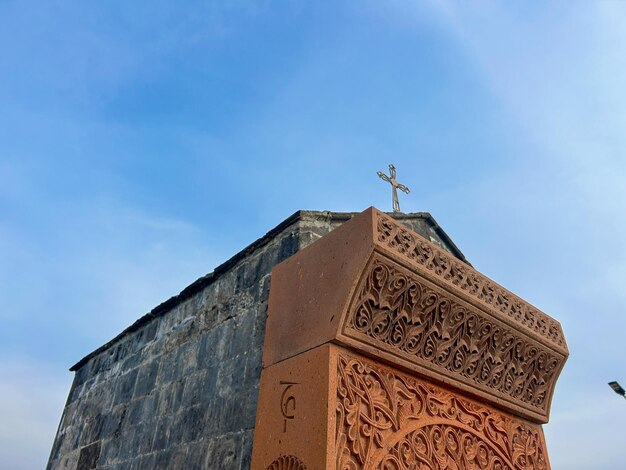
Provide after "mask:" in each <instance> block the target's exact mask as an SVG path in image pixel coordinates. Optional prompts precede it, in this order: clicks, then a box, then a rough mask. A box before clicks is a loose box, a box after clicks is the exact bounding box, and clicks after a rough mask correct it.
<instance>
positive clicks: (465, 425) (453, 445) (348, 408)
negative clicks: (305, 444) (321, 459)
mask: <svg viewBox="0 0 626 470" xmlns="http://www.w3.org/2000/svg"><path fill="white" fill-rule="evenodd" d="M337 374H338V383H337V408H336V414H337V418H336V441H335V452H336V454H335V455H336V459H337V462H336V468H337V469H338V470H357V469H364V470H369V469H372V470H373V469H383V470H392V469H393V470H405V469H406V470H409V469H431V470H435V469H515V470H546V469H548V468H549V465H548V462H547V457H546V452H545V447H544V443H543V435H542V433H541V430H540V429H541V428H540V427H539V426H536V425H531V424H526V423H525V422H523V421H521V420H518V419H515V418H512V417H510V416H508V415H505V414H503V413H501V412H499V411H496V410H494V409H492V408H489V407H486V406H482V405H480V404H478V403H476V402H473V401H470V400H467V399H464V398H461V397H459V396H457V395H453V394H451V393H449V392H447V391H445V390H443V389H441V388H439V387H436V386H434V385H432V384H430V383H428V382H426V381H423V380H420V379H417V378H415V377H412V376H409V375H406V374H401V373H399V372H397V371H394V370H393V369H390V368H387V367H385V366H380V365H375V364H374V363H372V362H370V361H365V360H361V359H355V358H350V357H344V356H342V355H340V356H339V357H338V362H337Z"/></svg>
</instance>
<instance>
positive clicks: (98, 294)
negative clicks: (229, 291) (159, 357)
mask: <svg viewBox="0 0 626 470" xmlns="http://www.w3.org/2000/svg"><path fill="white" fill-rule="evenodd" d="M625 83H626V3H624V2H618V1H603V2H601V1H557V2H550V3H549V4H544V3H543V2H506V3H505V2H500V3H498V2H471V3H467V2H445V1H423V2H418V1H408V0H390V1H386V2H377V1H373V0H363V1H358V2H357V1H333V2H325V1H318V2H306V1H296V0H293V1H285V2H279V1H277V2H264V1H246V0H241V1H229V2H218V1H215V2H207V1H188V2H167V1H162V0H161V1H159V0H152V1H150V2H147V1H139V0H138V1H134V2H123V1H109V2H94V1H80V2H78V1H55V0H50V1H47V2H34V1H28V0H22V1H10V0H0V181H1V182H2V183H1V184H0V286H2V287H1V288H0V305H2V309H1V310H0V325H1V328H0V396H1V397H2V400H0V414H1V415H2V416H3V419H2V422H1V423H0V462H3V466H5V465H6V466H7V468H12V469H35V468H42V466H43V465H44V463H45V461H46V460H47V457H48V453H49V450H50V447H51V445H52V440H53V437H54V433H55V431H56V426H57V424H58V421H59V419H60V416H61V411H62V407H63V403H64V401H65V398H66V396H67V392H68V391H69V387H70V383H71V379H72V374H71V373H69V372H68V371H67V369H68V367H69V366H70V365H72V364H73V363H74V362H76V361H77V360H78V359H80V358H81V357H82V356H84V355H85V354H87V353H88V352H90V351H91V350H93V349H95V348H96V347H98V346H99V345H101V344H103V343H104V342H106V341H108V340H109V339H110V338H112V337H113V336H114V335H116V334H117V333H118V332H119V331H121V330H122V329H123V328H124V327H126V326H128V325H129V324H131V323H132V322H133V321H134V320H135V319H137V318H138V317H139V316H141V315H142V314H144V313H146V312H147V311H149V310H150V309H151V308H152V307H154V306H155V305H157V304H158V303H160V302H161V301H163V300H165V299H167V298H168V297H170V296H171V295H173V294H176V293H177V292H178V291H180V290H181V289H182V288H183V287H185V286H186V285H187V284H189V283H191V282H192V281H193V280H195V279H196V278H197V277H199V276H201V275H203V274H205V273H207V272H209V271H211V270H212V269H213V268H214V267H215V266H217V265H218V264H220V263H221V262H223V261H224V260H226V259H228V258H229V257H230V256H231V255H233V254H234V253H236V252H237V251H239V250H240V249H241V248H243V247H244V246H245V245H247V244H248V243H250V242H252V241H253V240H255V239H256V238H258V237H259V236H261V235H263V234H264V233H265V232H266V231H267V230H269V229H270V228H272V227H273V226H275V225H276V224H278V223H279V222H280V221H282V220H283V219H284V218H286V217H287V216H289V215H290V214H291V213H293V212H294V211H296V210H298V209H313V210H326V209H327V210H334V211H360V210H362V209H365V208H366V207H368V206H370V205H375V206H376V207H378V208H380V209H383V210H390V207H391V206H390V200H389V199H390V198H389V190H388V188H387V187H385V185H384V184H383V183H381V182H379V180H378V179H377V177H376V171H377V170H386V167H387V164H388V163H389V162H394V163H395V165H396V167H397V168H398V177H399V180H400V181H401V182H403V183H405V184H406V185H407V186H409V187H410V188H411V190H412V192H411V194H410V195H409V196H404V195H402V196H403V197H402V200H401V204H402V209H403V210H404V211H406V212H411V211H429V212H431V213H432V214H433V216H434V217H435V218H436V220H437V221H438V222H439V223H440V224H441V225H442V227H443V228H444V230H446V232H447V233H448V234H449V235H450V236H451V237H452V239H453V240H454V241H455V242H456V243H457V245H458V246H459V247H460V248H461V250H463V252H464V253H465V254H466V256H467V257H468V259H470V261H471V262H472V263H473V264H474V266H475V267H476V268H477V269H479V270H480V271H482V272H483V273H485V274H487V275H488V276H490V277H492V278H493V279H495V280H496V281H498V282H499V283H501V284H503V285H504V286H506V287H508V288H509V289H511V290H512V291H514V292H516V293H517V294H519V295H520V296H522V297H523V298H525V299H527V300H528V301H530V302H532V303H533V304H535V305H536V306H538V307H539V308H541V309H542V310H544V311H545V312H547V313H548V314H550V315H552V316H554V317H555V318H557V319H558V320H559V321H561V323H562V325H563V328H564V330H565V334H566V338H567V340H568V344H569V347H570V352H571V356H570V360H569V362H568V364H567V365H566V368H565V370H564V372H563V374H562V376H561V379H560V382H559V385H558V387H557V392H556V395H555V398H554V402H553V407H552V416H551V422H550V424H549V425H547V426H546V427H545V434H546V439H547V442H548V446H549V450H550V458H551V461H552V465H553V468H555V469H602V470H607V469H608V470H611V469H618V468H623V462H624V461H626V447H625V446H624V442H623V422H624V418H625V417H626V403H624V402H623V399H620V397H618V396H617V395H615V394H613V393H612V392H611V390H610V389H609V388H608V386H607V385H606V383H607V382H608V381H610V380H616V379H617V380H622V382H623V383H624V384H625V385H626V367H625V366H624V352H625V351H626V346H625V343H624V339H623V332H624V331H625V329H626V314H625V313H626V289H624V285H625V283H626V185H625V184H624V181H625V177H626V86H624V84H625Z"/></svg>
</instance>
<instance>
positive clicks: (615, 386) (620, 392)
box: [609, 382, 626, 398]
mask: <svg viewBox="0 0 626 470" xmlns="http://www.w3.org/2000/svg"><path fill="white" fill-rule="evenodd" d="M609 387H611V388H612V389H613V391H614V392H615V393H617V394H618V395H621V396H623V397H624V398H626V390H624V389H623V388H622V386H621V385H620V384H618V383H617V382H609Z"/></svg>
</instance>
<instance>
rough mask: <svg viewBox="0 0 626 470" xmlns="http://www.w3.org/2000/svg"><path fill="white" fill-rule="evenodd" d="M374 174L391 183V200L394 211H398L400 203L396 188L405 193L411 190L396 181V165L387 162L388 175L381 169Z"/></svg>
mask: <svg viewBox="0 0 626 470" xmlns="http://www.w3.org/2000/svg"><path fill="white" fill-rule="evenodd" d="M376 174H377V175H378V176H379V177H380V179H382V180H383V181H386V182H387V183H389V184H391V200H392V206H393V211H394V212H400V203H399V202H398V189H399V190H400V191H404V192H405V193H406V194H409V193H410V192H411V191H410V190H409V188H407V187H406V186H405V185H403V184H400V183H398V182H397V181H396V167H395V166H393V163H390V164H389V176H387V175H386V174H384V173H383V172H382V171H377V172H376Z"/></svg>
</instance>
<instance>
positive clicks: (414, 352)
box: [345, 259, 563, 413]
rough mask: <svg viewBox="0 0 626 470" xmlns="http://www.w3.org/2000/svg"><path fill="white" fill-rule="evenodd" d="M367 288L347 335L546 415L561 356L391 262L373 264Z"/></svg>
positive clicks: (363, 288)
mask: <svg viewBox="0 0 626 470" xmlns="http://www.w3.org/2000/svg"><path fill="white" fill-rule="evenodd" d="M361 282H362V284H361V286H360V287H359V290H358V291H357V296H356V301H355V302H354V304H353V305H354V306H353V308H352V309H351V314H350V316H349V317H348V318H347V327H346V330H345V332H346V334H348V335H351V330H352V331H356V332H357V333H360V334H361V335H365V337H369V338H371V340H373V341H372V343H373V344H375V345H376V346H377V347H380V348H381V349H384V350H387V351H389V352H392V353H394V354H398V355H400V356H401V357H404V358H407V359H408V360H410V361H412V362H415V363H417V364H423V365H426V366H428V367H429V368H431V369H432V368H433V367H434V368H435V369H439V370H441V371H442V372H446V373H447V375H449V376H453V377H455V378H456V379H459V380H461V381H462V382H465V383H467V384H469V385H471V386H478V388H481V389H483V390H485V391H487V392H488V393H493V392H497V393H500V394H504V395H506V396H508V397H511V398H513V399H514V401H516V402H518V403H519V402H521V403H520V404H525V405H529V406H530V409H534V410H535V411H537V412H544V413H545V412H546V410H547V405H548V400H549V396H550V390H551V387H552V385H553V382H554V381H555V380H556V374H557V372H558V371H559V370H560V368H561V363H562V361H563V358H561V357H558V356H556V355H555V354H553V353H552V352H550V351H549V350H548V349H544V348H542V347H540V346H537V345H535V344H534V343H531V342H530V341H529V340H527V339H525V338H524V337H523V336H522V335H519V334H518V333H517V332H516V331H515V330H513V329H511V328H507V327H503V326H500V325H499V324H498V323H496V322H494V321H493V320H492V319H491V318H489V317H488V316H487V315H486V314H484V313H483V312H481V311H480V310H478V309H469V308H468V307H465V306H463V305H461V304H460V303H457V302H455V301H454V300H451V299H450V298H449V296H448V295H443V294H442V292H443V291H441V292H439V291H436V290H434V289H432V288H430V287H427V286H426V284H425V283H422V282H420V280H418V278H417V277H416V276H414V275H413V274H412V273H410V272H409V271H407V270H404V269H402V268H400V267H399V266H396V267H394V266H392V263H391V262H383V261H382V260H381V259H374V261H373V262H372V264H371V265H370V267H369V271H368V272H367V273H366V276H365V278H364V281H361ZM352 336H354V335H352ZM525 407H526V408H528V406H525Z"/></svg>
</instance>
